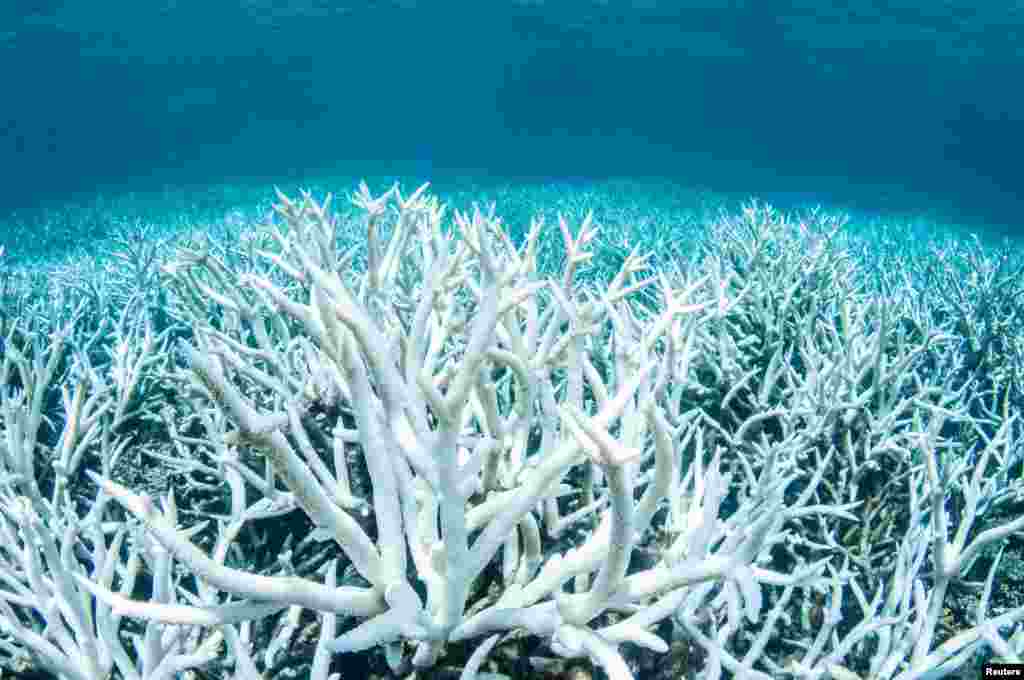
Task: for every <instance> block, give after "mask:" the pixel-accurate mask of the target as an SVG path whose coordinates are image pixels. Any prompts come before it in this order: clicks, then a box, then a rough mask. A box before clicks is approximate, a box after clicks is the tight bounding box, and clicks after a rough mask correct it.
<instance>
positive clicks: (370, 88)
mask: <svg viewBox="0 0 1024 680" xmlns="http://www.w3.org/2000/svg"><path fill="white" fill-rule="evenodd" d="M1022 27H1024V9H1022V7H1021V5H1020V3H1017V2H985V3H977V2H968V1H966V0H962V1H955V2H941V3H940V2H907V1H905V0H895V1H889V2H849V3H837V2H809V1H806V0H792V1H788V2H767V1H760V2H754V1H753V0H747V1H743V0H732V1H726V0H720V1H711V2H708V1H700V2H654V1H650V0H640V1H636V2H613V1H605V2H601V1H583V0H575V1H564V2H555V1H551V2H544V1H542V0H540V1H535V0H519V1H512V0H505V1H494V2H465V1H447V2H413V1H395V2H364V3H351V2H350V3H342V2H329V1H327V0H318V1H313V0H304V1H302V2H295V1H280V2H277V1H275V2H271V1H269V0H247V1H242V2H216V3H210V2H199V1H198V0H180V1H165V2H127V1H112V2H103V3H85V2H57V1H47V0H33V1H19V2H8V3H4V8H3V9H2V10H0V72H2V73H3V74H4V90H5V96H4V97H3V106H2V107H0V126H2V127H0V129H2V130H3V134H2V135H0V168H2V171H3V176H4V182H3V189H2V190H0V211H3V212H7V211H11V210H14V209H25V208H30V207H32V206H34V205H37V204H39V203H40V202H42V201H51V200H63V199H65V198H67V197H69V196H85V197H86V198H88V196H90V195H91V194H93V193H95V192H97V191H105V192H113V193H121V192H125V191H135V190H146V189H148V188H158V187H162V186H166V185H169V184H171V185H180V184H190V185H194V184H202V183H231V182H240V181H250V180H252V181H257V182H259V181H266V182H268V183H273V182H282V181H285V180H287V179H291V180H294V181H296V182H300V183H301V182H302V181H304V180H306V181H308V180H311V178H313V177H314V176H316V175H317V174H325V173H329V174H345V175H349V174H351V175H352V176H356V177H359V176H364V175H369V174H375V175H382V176H385V175H386V176H396V177H397V176H404V177H411V178H418V179H433V180H434V181H435V182H441V181H442V180H443V179H444V178H445V177H446V176H449V177H454V178H471V179H472V180H473V181H491V180H499V181H512V182H515V181H521V180H525V181H536V180H540V181H544V180H548V179H555V180H560V181H564V180H569V181H584V182H585V181H589V180H596V179H601V178H607V177H617V178H651V177H657V178H661V179H668V180H670V181H673V182H679V183H682V184H685V185H688V186H701V187H708V188H711V189H714V190H715V191H718V192H722V193H724V194H733V195H736V196H740V197H744V196H758V197H762V198H764V199H767V200H770V201H772V202H773V203H774V204H775V205H778V206H782V207H786V206H787V205H795V204H804V203H826V204H834V205H840V206H843V207H845V208H847V209H850V210H853V209H858V210H864V211H867V212H869V213H872V214H884V213H886V211H896V210H898V211H922V212H938V213H941V214H943V215H947V216H949V217H950V218H951V219H954V220H960V221H971V222H977V223H985V224H986V225H988V226H987V228H990V229H994V230H996V231H998V232H1001V233H1003V234H1009V233H1012V232H1013V230H1014V229H1015V227H1016V224H1017V223H1018V221H1019V220H1018V215H1019V214H1020V208H1021V202H1022V201H1021V195H1022V193H1024V192H1022V191H1021V186H1022V182H1021V174H1020V170H1019V163H1020V158H1021V157H1022V155H1024V107H1022V105H1021V94H1020V93H1021V88H1020V86H1019V84H1020V81H1021V75H1022V73H1024V69H1022V65H1024V54H1022V47H1021V37H1022ZM268 186H269V184H268ZM345 188H346V189H348V188H350V187H345ZM3 212H0V214H3Z"/></svg>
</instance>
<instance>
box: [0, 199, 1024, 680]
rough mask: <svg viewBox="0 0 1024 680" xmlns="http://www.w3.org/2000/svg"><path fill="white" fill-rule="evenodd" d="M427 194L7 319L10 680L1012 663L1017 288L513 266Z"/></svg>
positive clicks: (1003, 281) (775, 227)
mask: <svg viewBox="0 0 1024 680" xmlns="http://www.w3.org/2000/svg"><path fill="white" fill-rule="evenodd" d="M425 189H426V187H421V188H420V189H419V190H417V191H416V192H414V193H412V194H411V195H403V194H402V193H401V191H400V190H399V189H398V188H397V187H396V188H392V189H391V190H388V191H386V192H385V193H384V194H382V195H380V196H376V197H374V196H373V195H371V193H370V190H369V189H368V188H367V187H366V185H365V184H364V185H362V186H361V188H360V189H359V191H358V192H356V193H355V194H354V195H353V196H352V197H351V198H352V201H353V202H354V204H355V205H356V206H358V208H359V209H360V210H361V211H362V213H363V216H362V217H361V218H360V220H359V221H358V222H357V223H356V224H357V226H358V228H359V229H361V230H362V237H361V238H360V239H359V241H358V242H356V241H354V240H348V239H344V238H341V234H340V233H339V230H341V229H342V228H350V227H351V225H345V224H342V220H340V219H339V217H338V216H337V214H335V213H333V212H332V209H331V205H330V198H329V197H328V199H327V200H326V201H325V202H324V203H322V204H321V203H318V202H317V201H315V200H314V199H313V198H312V197H311V196H310V195H309V194H304V195H303V196H302V197H301V198H298V199H289V198H287V197H286V196H284V195H283V194H279V196H278V203H277V205H276V206H275V211H276V217H275V219H274V221H273V224H272V225H268V226H269V227H272V228H268V229H267V230H263V231H260V230H255V229H254V230H253V231H251V232H248V233H238V234H236V235H235V237H234V239H224V240H221V241H217V240H214V239H211V238H207V237H204V236H202V235H186V236H185V237H183V238H181V239H179V240H178V241H177V242H175V243H173V244H169V243H168V244H161V246H160V248H159V249H156V248H153V249H152V250H148V249H147V246H146V244H145V243H144V242H142V241H136V242H134V245H133V246H132V247H134V248H136V249H137V250H138V251H139V252H138V253H136V256H132V257H124V258H122V259H124V260H125V261H126V262H127V264H125V265H124V266H125V267H129V268H134V269H126V270H124V271H123V272H122V273H121V275H120V278H118V279H117V285H116V286H114V290H116V291H120V293H117V294H114V293H110V294H108V293H104V292H102V291H100V290H99V288H97V289H96V290H94V292H93V293H92V294H91V297H89V296H86V295H85V294H84V293H82V292H81V291H82V290H83V289H82V288H79V289H78V292H77V293H76V295H78V296H79V299H80V302H79V303H78V304H77V305H74V306H73V305H64V306H61V305H60V304H58V302H59V300H57V299H55V300H56V301H54V300H51V301H50V302H49V303H48V304H51V305H52V306H53V308H54V309H58V310H64V311H59V312H57V313H53V314H50V315H49V316H47V315H44V314H42V313H40V312H39V308H38V307H32V306H31V305H27V304H21V305H20V306H19V305H18V304H16V303H17V300H14V301H13V302H12V301H11V299H10V297H11V296H10V294H8V299H7V300H6V301H5V305H7V306H6V309H7V310H8V311H7V312H6V314H7V316H5V319H4V332H5V340H4V343H5V344H4V355H3V363H2V368H0V373H2V395H0V422H2V428H3V437H2V444H0V450H2V457H0V492H2V497H0V507H2V516H0V632H2V634H0V650H2V652H3V657H4V663H5V665H6V666H7V667H8V668H9V669H13V670H16V671H18V672H29V671H32V670H36V671H43V672H47V673H50V674H52V675H55V676H56V677H59V678H62V679H67V680H101V679H106V678H111V677H120V678H126V679H140V680H142V679H145V680H153V679H156V678H166V679H170V678H176V677H183V678H197V679H198V678H209V677H219V678H235V679H239V680H255V679H256V678H276V677H282V678H285V677H308V678H313V679H316V680H325V679H327V678H339V677H341V678H356V677H360V678H362V677H367V676H368V675H370V674H371V673H372V674H375V675H377V676H378V677H384V676H388V675H389V674H393V676H394V677H403V678H405V677H413V676H415V677H421V678H430V677H460V678H462V679H464V680H471V679H473V678H488V679H491V680H495V679H498V678H522V677H536V678H544V677H550V678H555V677H570V676H571V675H573V674H575V677H584V676H591V677H602V676H607V677H608V678H612V679H613V680H626V679H628V678H681V677H687V678H696V677H699V678H708V679H717V678H720V677H731V678H748V679H768V678H799V679H802V680H819V679H820V680H824V679H826V678H833V679H835V680H853V679H855V678H864V679H868V678H886V679H888V678H897V679H898V680H917V679H920V680H924V679H929V680H930V679H933V678H939V677H942V676H944V675H947V674H949V673H951V672H954V671H958V670H959V669H962V668H963V669H970V668H977V667H979V665H980V663H982V662H983V661H990V660H999V661H1004V662H1008V663H1016V662H1019V661H1020V655H1021V649H1022V647H1024V636H1022V634H1021V632H1020V630H1021V628H1020V626H1019V622H1020V621H1021V620H1022V619H1024V602H1021V600H1020V599H1019V598H1018V599H1015V597H1016V595H1015V593H1014V592H1009V591H1008V586H1007V584H1008V583H1009V582H1010V581H1009V578H1010V577H1009V576H1008V574H1011V573H1015V572H1014V566H1013V565H1014V562H1015V560H1012V559H1009V558H1007V559H1004V555H1007V556H1008V555H1009V554H1010V553H1009V552H1008V550H1009V549H1012V547H1013V546H1014V542H1013V538H1014V536H1015V535H1016V534H1017V533H1018V532H1020V531H1021V529H1022V528H1024V516H1021V513H1020V511H1019V510H1020V507H1021V505H1020V503H1021V497H1022V496H1021V492H1022V491H1024V486H1022V484H1021V482H1020V475H1021V435H1020V432H1021V426H1020V423H1019V422H1018V420H1019V417H1018V416H1019V407H1020V404H1021V392H1020V384H1021V382H1020V381H1021V377H1022V375H1024V373H1022V368H1024V361H1021V357H1022V356H1024V353H1022V351H1021V349H1022V348H1021V342H1022V341H1021V334H1020V330H1019V329H1020V317H1019V316H1018V314H1019V310H1020V309H1021V307H1020V305H1021V304H1022V302H1021V300H1024V297H1022V296H1021V291H1022V290H1024V289H1022V283H1021V282H1020V276H1019V275H1018V274H1019V272H1018V271H1014V270H1010V269H1009V265H1008V264H1007V262H1009V261H1008V260H1007V259H1006V258H1005V257H1002V256H994V257H989V256H988V255H986V254H984V253H983V252H982V250H981V248H980V246H976V247H966V248H964V249H962V250H961V251H960V252H959V254H958V255H957V257H956V258H954V257H952V256H950V257H946V256H945V255H942V256H939V257H932V258H931V259H929V260H927V262H926V261H924V260H922V261H914V260H913V259H912V258H911V257H909V256H907V255H900V254H898V253H897V254H895V255H894V256H893V257H892V258H890V259H889V260H888V261H885V262H876V263H875V265H874V266H871V265H870V264H868V263H866V262H862V261H861V259H860V257H859V255H858V249H857V244H856V242H855V240H853V239H852V238H851V237H850V236H849V235H847V234H846V233H844V231H843V230H842V229H841V227H842V225H841V223H839V222H836V221H832V220H830V219H828V218H824V217H822V216H821V215H812V216H810V217H808V219H806V220H801V221H799V222H797V221H794V220H791V219H790V218H787V217H784V216H781V215H779V214H778V213H776V212H775V211H773V210H772V209H771V208H766V207H763V206H757V205H756V204H755V205H752V206H748V207H747V208H745V209H744V210H743V211H742V212H740V213H739V214H736V215H734V216H722V217H721V218H720V219H719V220H718V221H717V222H716V223H715V224H714V225H712V226H711V227H709V228H711V229H712V233H711V236H710V237H709V238H708V239H707V245H705V246H704V247H702V248H699V249H696V251H695V252H694V253H693V254H691V255H690V256H685V255H684V254H683V253H682V251H679V252H675V251H666V250H663V251H661V252H655V253H653V254H651V255H648V254H646V253H645V252H642V251H641V249H640V248H629V247H620V248H618V249H617V250H616V249H614V248H613V249H611V250H607V249H604V248H603V246H602V248H598V247H597V244H598V243H611V242H615V241H616V239H615V238H610V239H607V238H606V239H605V240H604V241H601V239H600V238H599V237H598V235H599V230H598V228H597V226H596V224H595V222H594V220H593V219H592V218H590V217H588V218H587V219H585V220H583V222H582V224H570V223H568V221H567V220H565V219H559V220H557V224H551V223H550V222H547V223H546V222H545V221H543V220H541V219H535V220H534V221H533V222H532V224H531V225H530V227H529V229H527V230H526V233H522V234H517V235H514V234H512V233H511V232H510V230H509V229H508V228H507V227H506V225H505V224H503V222H502V221H501V220H500V219H499V218H497V217H496V216H495V215H494V210H493V209H491V210H483V209H479V208H478V209H475V210H472V211H469V212H455V213H454V214H451V215H449V214H448V213H447V211H446V209H445V208H444V207H443V206H442V205H441V204H440V203H439V202H438V200H437V199H436V198H433V197H431V196H430V195H429V194H428V193H427V192H426V190H425ZM143 253H149V255H148V256H146V257H142V254H143ZM125 272H134V274H132V275H129V274H128V273H125ZM126 291H127V292H126ZM54 295H57V296H58V297H59V295H60V293H54ZM10 310H14V312H11V311H10ZM19 310H20V311H19ZM12 313H16V314H20V316H11V314H12ZM100 313H102V314H103V315H106V316H105V318H102V319H100V318H99V315H100ZM1008 546H1009V547H1008Z"/></svg>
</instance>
